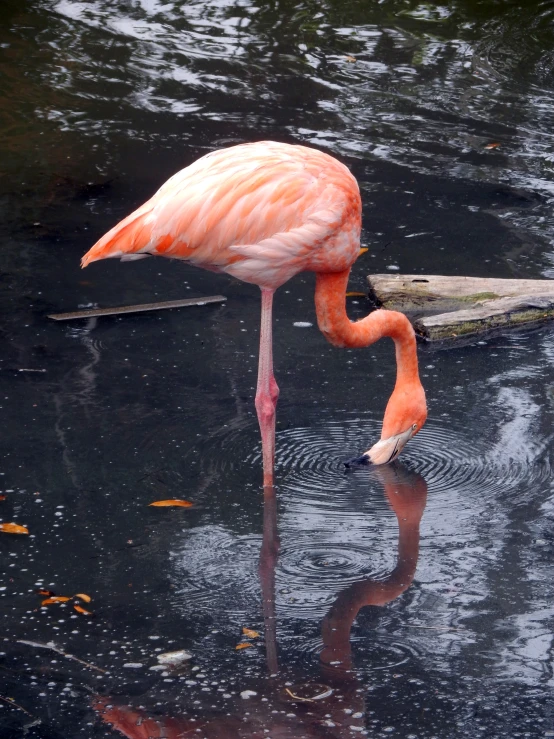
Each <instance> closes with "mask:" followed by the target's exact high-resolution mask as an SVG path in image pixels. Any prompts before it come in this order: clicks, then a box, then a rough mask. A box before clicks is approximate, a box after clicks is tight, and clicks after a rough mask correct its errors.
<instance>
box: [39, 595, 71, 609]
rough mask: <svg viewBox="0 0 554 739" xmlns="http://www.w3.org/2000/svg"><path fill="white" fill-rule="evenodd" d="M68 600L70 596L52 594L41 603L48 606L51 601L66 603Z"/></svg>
mask: <svg viewBox="0 0 554 739" xmlns="http://www.w3.org/2000/svg"><path fill="white" fill-rule="evenodd" d="M68 600H71V598H68V597H67V595H54V596H53V597H52V598H46V600H43V601H42V603H41V605H42V606H49V605H50V604H51V603H67V601H68Z"/></svg>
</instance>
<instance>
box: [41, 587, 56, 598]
mask: <svg viewBox="0 0 554 739" xmlns="http://www.w3.org/2000/svg"><path fill="white" fill-rule="evenodd" d="M37 595H50V596H52V595H55V593H54V592H53V591H52V590H43V589H42V588H41V589H40V590H37Z"/></svg>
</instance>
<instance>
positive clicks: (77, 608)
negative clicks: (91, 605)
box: [73, 606, 92, 616]
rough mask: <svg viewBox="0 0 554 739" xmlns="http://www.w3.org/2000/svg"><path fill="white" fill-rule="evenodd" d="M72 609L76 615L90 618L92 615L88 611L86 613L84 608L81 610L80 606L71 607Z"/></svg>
mask: <svg viewBox="0 0 554 739" xmlns="http://www.w3.org/2000/svg"><path fill="white" fill-rule="evenodd" d="M73 608H74V609H75V610H76V611H77V613H82V614H83V616H92V613H91V612H90V611H87V610H86V608H82V606H73Z"/></svg>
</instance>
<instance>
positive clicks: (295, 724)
mask: <svg viewBox="0 0 554 739" xmlns="http://www.w3.org/2000/svg"><path fill="white" fill-rule="evenodd" d="M369 474H370V475H372V476H373V477H375V478H376V479H377V480H378V481H379V483H380V484H381V485H382V486H383V487H384V490H385V494H386V496H387V499H388V502H389V504H390V506H391V508H392V510H393V511H394V513H395V515H396V518H397V521H398V531H399V536H398V553H397V560H396V565H395V567H394V568H393V570H392V571H391V572H390V573H389V575H388V576H387V577H385V578H380V579H379V580H374V579H372V578H365V579H362V580H360V581H358V582H356V583H353V584H352V585H350V586H348V587H347V588H345V589H344V590H342V591H341V592H340V593H339V594H338V596H337V598H336V600H335V601H334V603H333V605H332V606H331V608H330V609H329V611H328V613H327V615H326V616H325V618H324V619H323V623H322V629H321V634H322V640H323V649H322V652H321V655H320V660H321V682H318V683H316V682H314V681H311V680H309V681H305V680H304V681H303V680H302V676H301V675H298V674H296V675H294V679H293V680H292V681H291V680H290V678H291V674H290V671H289V672H287V677H286V678H285V677H284V676H283V675H282V674H280V673H279V663H278V653H277V637H276V611H275V569H276V565H277V561H278V555H279V537H278V529H277V508H276V498H275V491H274V489H273V488H271V487H267V488H265V490H264V531H263V543H262V548H261V552H260V566H259V574H260V582H261V588H262V598H263V615H264V623H265V641H266V659H267V667H268V671H269V674H270V677H269V679H268V680H266V681H263V682H262V681H258V683H257V692H258V695H256V696H253V697H252V698H251V699H250V700H249V701H248V707H247V709H245V704H244V703H243V702H240V705H238V704H237V705H236V706H234V707H231V706H230V707H229V712H228V713H226V714H225V715H219V716H203V715H198V714H197V715H195V716H194V715H192V714H189V713H188V712H187V715H181V716H176V717H169V716H158V717H155V716H153V715H148V713H146V712H145V711H144V710H142V709H136V708H132V707H130V706H122V705H115V704H113V702H112V700H111V699H107V698H100V697H97V698H96V699H95V700H94V703H93V706H94V708H95V709H96V711H97V712H98V713H99V715H100V716H101V718H102V720H103V721H105V722H107V723H110V724H111V725H112V726H113V728H115V729H117V730H118V731H119V732H120V733H121V734H123V735H124V736H126V737H128V739H161V738H162V737H163V738H164V739H185V737H190V736H201V737H206V739H240V738H241V737H250V739H262V738H264V739H266V738H267V737H268V736H270V737H272V739H301V738H302V737H306V739H312V738H313V739H315V738H317V737H319V738H320V739H340V738H341V737H344V736H348V735H349V736H352V734H351V732H352V731H355V732H357V733H358V734H360V733H361V734H362V735H363V734H364V733H365V729H364V726H365V717H364V691H363V689H362V686H361V684H360V683H359V681H358V678H357V675H356V672H355V670H354V669H352V654H351V645H350V631H351V628H352V624H353V623H354V620H355V619H356V616H357V615H358V613H359V611H360V609H361V608H363V607H364V606H367V605H373V606H381V607H383V606H385V605H387V603H390V602H391V601H392V600H394V599H395V598H398V597H399V596H400V595H401V594H402V593H403V592H404V591H405V590H406V589H407V588H409V587H410V585H411V583H412V581H413V579H414V575H415V571H416V566H417V560H418V554H419V527H420V522H421V517H422V515H423V511H424V509H425V503H426V499H427V485H426V483H425V480H424V479H423V478H422V477H421V475H419V474H418V473H415V472H412V471H409V470H408V469H407V468H405V467H404V466H402V465H401V464H399V463H395V464H393V465H390V466H387V467H379V468H374V469H372V470H371V471H370V472H369ZM305 677H306V676H304V678H305ZM297 678H299V679H297ZM285 683H286V684H285ZM262 685H263V686H264V688H263V689H264V692H263V693H261V692H260V686H262ZM238 701H240V699H238ZM233 709H234V710H233Z"/></svg>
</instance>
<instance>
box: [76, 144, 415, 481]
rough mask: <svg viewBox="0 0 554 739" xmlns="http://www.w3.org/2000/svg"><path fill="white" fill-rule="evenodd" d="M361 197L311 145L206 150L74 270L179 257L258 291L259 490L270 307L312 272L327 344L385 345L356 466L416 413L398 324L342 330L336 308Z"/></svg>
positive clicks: (368, 323) (267, 433)
mask: <svg viewBox="0 0 554 739" xmlns="http://www.w3.org/2000/svg"><path fill="white" fill-rule="evenodd" d="M360 230H361V199H360V191H359V188H358V184H357V182H356V180H355V178H354V177H353V175H352V174H351V173H350V171H349V170H348V169H347V168H346V167H345V166H344V165H343V164H341V163H340V162H338V161H337V160H336V159H334V158H333V157H331V156H329V155H328V154H325V153H323V152H321V151H318V150H316V149H309V148H307V147H304V146H293V145H291V144H280V143H276V142H273V141H261V142H257V143H251V144H240V145H238V146H233V147H230V148H228V149H221V150H220V151H214V152H212V153H210V154H207V155H206V156H203V157H201V158H200V159H198V160H197V161H196V162H194V163H193V164H191V165H190V166H189V167H186V168H185V169H183V170H181V171H180V172H177V174H175V175H174V176H173V177H171V178H170V179H169V180H168V181H167V182H166V183H165V184H164V185H162V187H161V188H160V189H159V190H158V191H157V192H156V193H155V194H154V195H153V196H152V197H151V198H150V200H148V201H147V202H146V203H145V204H144V205H142V206H141V207H140V208H138V209H137V210H135V211H134V212H133V213H131V215H129V216H128V217H127V218H125V219H124V220H123V221H121V222H120V223H119V224H117V225H116V226H115V227H114V228H112V229H111V230H110V231H108V233H107V234H106V235H105V236H103V237H102V238H101V239H100V240H99V241H98V242H97V243H96V244H95V245H94V246H93V247H92V248H91V249H90V250H89V251H88V252H87V254H85V256H84V257H83V259H82V262H81V263H82V266H83V267H86V266H87V265H88V264H90V263H91V262H94V261H96V260H98V259H105V258H108V257H119V258H121V259H122V260H131V259H140V258H142V257H145V256H162V257H171V258H173V259H182V260H185V261H187V262H190V263H191V264H194V265H196V266H198V267H203V268H205V269H209V270H214V271H217V272H227V273H228V274H230V275H232V276H234V277H237V278H239V279H241V280H243V281H245V282H250V283H253V284H255V285H258V286H259V287H260V288H261V291H262V320H261V331H260V357H259V365H258V386H257V391H256V410H257V414H258V421H259V424H260V430H261V435H262V449H263V466H264V486H269V485H272V484H273V465H274V452H275V409H276V405H277V398H278V395H279V388H278V387H277V383H276V381H275V377H274V375H273V356H272V328H271V324H272V300H273V293H274V291H275V290H276V289H277V288H278V287H280V286H281V285H282V284H283V283H285V282H286V281H287V280H289V279H290V278H291V277H293V276H294V275H296V274H297V273H298V272H303V271H306V270H309V271H312V272H316V273H317V280H316V296H315V298H316V312H317V317H318V325H319V327H320V329H321V330H322V332H323V333H324V335H325V336H326V338H327V339H328V340H329V341H330V342H331V343H332V344H335V345H337V346H351V347H358V346H367V345H369V344H372V343H373V342H375V341H377V340H378V339H380V338H381V337H383V336H390V337H391V338H392V339H393V340H394V342H395V345H396V363H397V378H396V385H395V388H394V391H393V393H392V395H391V397H390V399H389V403H388V405H387V409H386V411H385V417H384V420H383V431H382V434H381V440H380V441H379V442H378V443H377V444H376V445H374V446H373V447H372V448H371V449H369V450H368V451H367V452H366V453H365V454H364V455H362V457H360V458H358V459H357V460H353V461H356V462H358V463H368V462H372V463H374V464H381V463H385V462H389V461H391V460H393V459H394V458H395V457H396V456H398V454H399V453H400V451H401V449H402V447H403V446H404V445H405V444H406V442H407V441H408V440H409V439H410V438H411V437H412V436H414V434H416V433H417V432H418V431H419V429H420V428H421V426H422V425H423V423H424V422H425V419H426V416H427V407H426V403H425V393H424V391H423V387H422V386H421V382H420V379H419V374H418V368H417V352H416V343H415V335H414V331H413V329H412V326H411V324H410V323H409V321H408V320H407V318H406V317H405V316H404V315H403V314H401V313H396V312H394V311H386V310H377V311H374V312H373V313H370V314H369V315H368V316H366V318H363V319H361V320H360V321H357V322H355V323H353V322H352V321H350V320H349V319H348V316H347V315H346V309H345V290H346V284H347V281H348V274H349V272H350V267H351V266H352V264H353V263H354V261H355V260H356V258H357V257H358V255H359V250H360Z"/></svg>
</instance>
